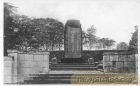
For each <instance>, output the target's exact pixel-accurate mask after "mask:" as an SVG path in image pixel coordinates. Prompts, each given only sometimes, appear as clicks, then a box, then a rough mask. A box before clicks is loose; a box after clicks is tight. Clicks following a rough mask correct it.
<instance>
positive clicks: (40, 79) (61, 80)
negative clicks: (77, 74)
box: [24, 74, 73, 84]
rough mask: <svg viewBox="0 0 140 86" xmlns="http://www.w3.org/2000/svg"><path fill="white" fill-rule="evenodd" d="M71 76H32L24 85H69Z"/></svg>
mask: <svg viewBox="0 0 140 86" xmlns="http://www.w3.org/2000/svg"><path fill="white" fill-rule="evenodd" d="M72 75H73V74H34V75H31V76H33V77H30V80H25V81H24V84H70V83H71V76H72Z"/></svg>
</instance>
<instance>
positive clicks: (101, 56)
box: [4, 20, 138, 84]
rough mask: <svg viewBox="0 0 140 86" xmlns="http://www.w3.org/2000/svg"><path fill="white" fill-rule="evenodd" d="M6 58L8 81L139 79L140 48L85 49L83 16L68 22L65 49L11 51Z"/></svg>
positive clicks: (82, 82) (6, 78)
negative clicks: (138, 50)
mask: <svg viewBox="0 0 140 86" xmlns="http://www.w3.org/2000/svg"><path fill="white" fill-rule="evenodd" d="M89 54H90V55H91V56H89ZM4 61H5V62H4V64H5V67H4V68H5V69H4V70H5V83H7V84H9V83H12V84H98V83H110V84H111V83H137V77H136V75H137V71H138V70H137V69H138V67H137V65H138V53H137V51H130V50H95V51H85V50H83V49H82V28H81V24H80V21H79V20H68V21H67V23H66V24H65V32H64V51H51V52H29V53H25V52H20V51H9V52H8V56H7V57H5V58H4ZM119 76H121V77H122V78H123V80H122V81H120V82H119V81H113V78H114V77H119ZM126 76H127V77H126ZM129 76H130V77H131V78H130V77H129ZM105 77H108V78H111V80H110V79H105ZM128 77H129V78H130V79H128ZM127 79H128V80H127Z"/></svg>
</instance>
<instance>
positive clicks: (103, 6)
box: [4, 0, 140, 43]
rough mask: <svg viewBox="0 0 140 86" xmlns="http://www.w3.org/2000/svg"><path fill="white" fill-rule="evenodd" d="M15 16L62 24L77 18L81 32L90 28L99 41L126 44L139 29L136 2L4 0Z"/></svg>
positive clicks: (138, 1) (138, 4)
mask: <svg viewBox="0 0 140 86" xmlns="http://www.w3.org/2000/svg"><path fill="white" fill-rule="evenodd" d="M4 2H9V3H11V4H13V5H14V6H16V7H18V13H19V14H23V15H27V16H29V17H36V18H47V17H51V18H55V19H58V20H59V21H61V22H63V23H64V24H65V23H66V21H67V20H68V19H78V20H80V22H81V25H82V29H83V30H86V29H87V28H89V27H90V26H91V25H94V27H95V28H96V30H97V32H96V35H97V36H98V37H100V38H110V39H113V40H115V41H116V42H117V43H119V42H126V43H129V40H130V39H131V36H132V33H133V32H134V31H135V28H134V26H135V25H138V26H140V0H4Z"/></svg>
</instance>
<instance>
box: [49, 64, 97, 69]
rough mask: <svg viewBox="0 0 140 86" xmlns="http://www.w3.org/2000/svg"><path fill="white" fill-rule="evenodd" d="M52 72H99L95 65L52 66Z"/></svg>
mask: <svg viewBox="0 0 140 86" xmlns="http://www.w3.org/2000/svg"><path fill="white" fill-rule="evenodd" d="M50 69H51V70H97V67H96V66H95V65H94V64H50Z"/></svg>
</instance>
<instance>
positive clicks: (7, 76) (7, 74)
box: [4, 56, 13, 83]
mask: <svg viewBox="0 0 140 86" xmlns="http://www.w3.org/2000/svg"><path fill="white" fill-rule="evenodd" d="M12 68H13V58H12V57H11V56H5V57H4V83H12V82H13V69H12Z"/></svg>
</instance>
